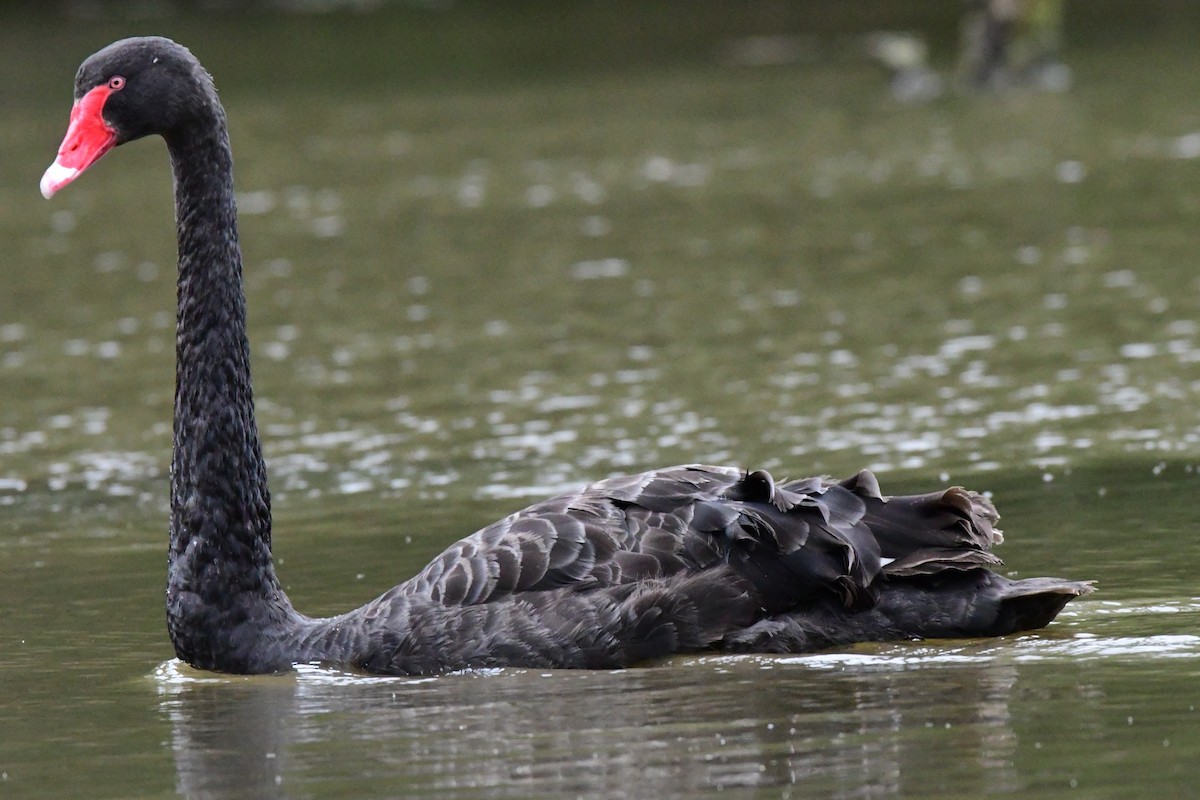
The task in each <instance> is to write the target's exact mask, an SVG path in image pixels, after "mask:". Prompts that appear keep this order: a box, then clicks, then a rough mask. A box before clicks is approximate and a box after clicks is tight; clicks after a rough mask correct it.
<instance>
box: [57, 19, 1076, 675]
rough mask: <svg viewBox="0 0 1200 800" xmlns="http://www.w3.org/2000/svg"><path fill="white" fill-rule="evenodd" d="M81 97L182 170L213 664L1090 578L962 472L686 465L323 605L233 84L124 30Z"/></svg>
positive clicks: (841, 607)
mask: <svg viewBox="0 0 1200 800" xmlns="http://www.w3.org/2000/svg"><path fill="white" fill-rule="evenodd" d="M116 78H119V80H116ZM97 91H98V92H100V93H101V94H100V95H95V94H94V92H97ZM75 96H76V100H77V101H79V100H81V99H82V98H87V97H93V98H94V97H101V98H102V99H103V109H102V117H103V119H102V122H101V121H97V124H98V125H100V126H101V127H103V128H104V130H106V131H108V132H109V133H110V134H112V136H113V137H114V138H113V142H112V144H116V145H119V144H122V143H124V142H127V141H130V140H132V139H136V138H139V137H141V136H145V135H149V134H159V135H161V136H162V137H163V139H164V140H165V141H166V143H167V149H168V152H169V154H170V158H171V165H172V169H173V172H174V177H175V207H176V225H177V235H178V244H179V273H178V318H177V319H178V327H177V334H176V358H177V368H176V369H177V372H176V392H175V427H174V451H173V457H172V467H171V524H170V548H169V559H168V579H167V601H166V606H167V623H168V629H169V632H170V635H171V640H172V642H173V643H174V646H175V650H176V652H177V654H178V655H179V657H180V658H182V659H184V660H186V661H187V662H188V663H190V664H193V665H194V666H197V667H201V668H206V669H214V670H223V671H229V672H269V671H276V670H284V669H287V668H288V667H290V666H291V665H292V664H294V663H297V662H327V663H332V664H339V665H344V666H352V667H355V668H359V669H363V670H367V671H370V672H378V673H391V674H429V673H437V672H443V671H446V670H454V669H463V668H470V667H493V666H527V667H581V668H613V667H624V666H628V665H630V664H636V663H638V662H641V661H645V660H647V659H652V658H656V657H661V656H665V655H670V654H673V653H681V652H702V651H735V652H740V651H762V652H801V651H805V650H812V649H815V648H820V647H828V646H831V645H839V644H846V643H850V642H857V641H864V640H888V639H903V638H920V637H945V636H953V637H962V636H995V635H1002V634H1007V633H1012V632H1014V631H1018V630H1027V629H1033V628H1038V627H1041V626H1044V625H1046V624H1047V623H1049V622H1050V621H1051V620H1052V619H1053V618H1054V616H1055V615H1056V614H1057V613H1058V612H1059V611H1060V610H1061V609H1062V607H1063V605H1064V604H1066V603H1067V602H1068V601H1069V600H1071V599H1072V598H1074V597H1077V596H1079V595H1081V594H1085V593H1087V592H1088V591H1090V587H1089V585H1088V584H1086V583H1080V582H1074V581H1067V580H1061V579H1056V578H1034V579H1029V580H1022V581H1012V580H1009V579H1007V578H1005V577H1003V576H1001V575H999V574H997V573H995V572H993V571H991V570H990V569H989V568H990V567H992V566H994V565H996V564H998V563H999V560H998V559H997V558H996V557H995V556H994V555H993V553H992V546H993V545H995V544H997V543H998V542H999V541H1000V540H1001V539H1000V535H999V531H997V530H996V529H995V527H994V524H995V522H996V520H997V516H996V512H995V509H994V508H993V507H992V504H991V503H990V501H988V500H987V499H986V498H984V497H982V496H980V495H978V494H975V493H973V492H968V491H966V490H964V489H961V488H950V489H945V490H942V491H939V492H934V493H932V494H927V495H922V496H915V497H892V498H887V497H885V496H884V495H883V494H882V493H881V492H880V490H879V486H878V483H877V482H876V480H875V477H874V476H873V475H872V474H870V473H869V472H862V473H859V474H858V475H856V476H854V477H852V478H850V479H848V480H846V481H843V482H841V483H836V482H833V481H830V480H827V479H823V478H806V479H803V480H797V481H789V482H784V483H778V482H777V481H776V480H775V479H774V478H773V477H772V476H771V475H770V474H768V473H767V472H765V471H762V470H754V471H744V470H739V469H734V468H729V467H711V466H681V467H673V468H670V469H663V470H656V471H652V472H646V473H642V474H640V475H632V476H626V477H619V478H610V479H608V480H604V481H600V482H598V483H594V484H592V485H590V486H588V487H585V488H583V489H581V490H579V491H577V492H572V493H569V494H565V495H563V496H561V497H557V498H553V499H550V500H546V501H543V502H540V503H536V504H534V505H532V506H530V507H528V508H526V509H524V510H522V511H519V512H517V513H515V514H512V515H510V516H508V517H506V518H504V519H502V520H500V521H498V522H496V523H493V524H492V525H489V526H488V527H486V528H483V529H482V530H480V531H478V532H476V533H474V534H472V535H471V536H468V537H466V538H465V539H462V540H460V541H458V542H456V543H454V544H452V545H451V546H450V547H448V548H447V549H446V550H445V551H444V552H443V553H442V554H441V555H439V556H438V557H436V558H435V559H433V560H432V561H431V562H430V563H429V564H428V565H427V566H426V567H425V568H424V569H423V570H421V572H419V573H418V574H417V575H415V576H413V577H412V578H410V579H409V580H407V581H405V582H403V583H401V584H400V585H398V586H396V587H394V588H393V589H391V590H390V591H388V592H386V593H385V594H383V595H382V596H380V597H378V598H376V599H374V600H372V601H371V602H369V603H367V604H366V605H364V606H362V607H360V608H358V609H355V610H354V611H351V612H349V613H347V614H344V615H342V616H339V617H335V618H331V619H311V618H308V617H305V616H303V615H301V614H300V613H298V612H297V611H296V610H295V609H294V608H293V607H292V605H291V603H290V601H289V600H288V598H287V596H286V595H285V594H284V592H283V589H282V587H281V585H280V583H279V580H278V579H277V577H276V575H275V568H274V564H273V562H272V559H271V511H270V495H269V492H268V489H267V476H266V469H265V465H264V461H263V457H262V450H261V446H260V440H259V436H258V432H257V429H256V426H255V421H254V403H253V396H252V392H251V383H250V357H249V346H248V343H247V339H246V322H245V319H246V309H245V297H244V294H243V291H242V262H241V252H240V248H239V245H238V234H237V218H236V210H235V204H234V193H233V160H232V155H231V152H230V148H229V139H228V134H227V130H226V122H225V113H224V110H223V109H222V107H221V104H220V102H219V101H218V100H217V95H216V90H215V89H214V87H213V83H212V79H211V78H210V76H209V75H208V73H207V72H205V70H204V69H203V67H201V66H200V64H199V62H198V61H197V60H196V59H195V58H194V57H193V56H192V55H191V53H190V52H188V51H187V50H186V49H185V48H183V47H181V46H179V45H177V44H175V43H174V42H171V41H169V40H167V39H162V38H157V37H147V38H138V39H126V40H123V41H120V42H116V43H114V44H112V45H110V46H109V47H107V48H105V49H103V50H101V51H100V52H98V53H96V54H95V55H93V56H92V57H90V58H89V59H87V61H85V62H84V64H83V66H82V67H80V70H79V74H78V76H77V79H76V89H75ZM74 125H75V121H74V117H73V121H72V126H73V127H72V129H71V130H69V131H68V140H70V139H71V136H72V135H73V132H74V131H75V127H74ZM104 149H106V148H102V149H100V150H99V154H101V155H102V154H103V152H104ZM98 157H99V155H96V156H95V158H98ZM71 158H72V156H70V155H69V153H68V149H67V142H64V149H63V150H61V151H60V154H59V161H56V162H55V166H53V167H51V169H50V170H48V171H47V175H46V177H45V178H44V179H43V191H44V192H45V193H46V194H47V195H50V194H52V193H53V192H54V191H57V189H58V188H60V187H61V186H62V185H65V183H67V182H69V181H70V180H73V179H74V177H75V176H76V175H77V174H78V173H79V172H81V171H82V170H83V169H86V167H87V166H88V164H90V163H91V161H88V162H86V163H83V165H82V167H78V166H77V165H76V164H75V162H74V161H71ZM92 160H94V158H93V159H92ZM72 170H74V171H73V172H72Z"/></svg>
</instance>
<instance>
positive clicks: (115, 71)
mask: <svg viewBox="0 0 1200 800" xmlns="http://www.w3.org/2000/svg"><path fill="white" fill-rule="evenodd" d="M215 97H216V92H215V89H213V88H212V79H211V78H210V77H209V75H208V73H207V72H205V71H204V68H203V67H201V66H200V62H199V61H197V60H196V58H195V57H194V56H193V55H192V54H191V52H190V51H188V49H187V48H186V47H184V46H182V45H180V44H176V43H175V42H173V41H171V40H170V39H166V38H163V37H161V36H141V37H137V38H133V39H122V40H121V41H118V42H113V43H112V44H110V45H109V46H108V47H105V48H104V49H103V50H100V51H98V52H96V53H94V54H92V55H91V56H89V57H88V58H87V60H85V61H84V62H83V64H82V65H80V67H79V71H78V72H77V73H76V75H75V103H74V105H73V106H72V108H71V118H70V122H69V124H68V126H67V134H66V136H65V137H63V141H62V145H60V146H59V149H58V155H57V157H56V158H55V159H54V163H53V164H51V165H50V167H49V168H48V169H47V170H46V172H45V174H44V175H43V176H42V181H41V186H40V188H41V190H42V196H43V197H45V198H46V199H49V198H51V197H53V196H54V194H55V193H57V192H58V190H59V189H61V188H63V187H64V186H66V185H67V184H68V183H70V182H71V181H73V180H75V179H76V178H77V177H79V175H81V174H82V173H83V172H84V171H85V170H86V169H87V168H88V167H90V166H91V165H92V164H95V163H96V162H97V161H99V160H100V157H101V156H103V155H104V154H105V153H107V152H108V151H109V150H111V149H112V148H114V147H116V146H117V145H120V144H124V143H125V142H130V141H133V140H134V139H140V138H141V137H143V136H149V135H151V134H156V133H157V134H161V135H163V136H169V135H170V134H171V132H172V131H175V130H178V129H179V128H180V127H181V126H182V125H183V124H184V123H185V122H186V121H187V120H188V119H190V118H192V117H193V116H194V114H195V111H196V109H198V108H205V107H212V106H213V102H212V101H214V100H215ZM197 101H199V102H197Z"/></svg>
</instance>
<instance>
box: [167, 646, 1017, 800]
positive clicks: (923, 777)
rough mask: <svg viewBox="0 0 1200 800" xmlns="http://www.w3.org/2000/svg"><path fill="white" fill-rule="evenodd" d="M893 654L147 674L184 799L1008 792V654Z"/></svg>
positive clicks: (172, 666) (1012, 671) (906, 650)
mask: <svg viewBox="0 0 1200 800" xmlns="http://www.w3.org/2000/svg"><path fill="white" fill-rule="evenodd" d="M862 652H867V653H870V652H879V651H877V650H876V651H862ZM886 652H887V653H889V654H895V653H900V654H901V655H899V656H897V657H886V658H883V659H882V660H881V661H877V660H873V657H872V656H870V655H867V656H865V657H863V661H862V662H861V663H860V664H858V665H855V663H854V662H855V659H856V656H855V655H854V654H852V655H850V656H844V655H840V656H838V657H837V659H838V660H837V662H836V663H835V662H831V661H829V660H827V659H826V658H825V657H822V656H815V657H784V658H766V657H751V656H741V657H702V658H697V659H675V660H674V661H673V662H672V668H670V669H630V670H623V671H612V672H567V671H553V672H538V671H525V670H497V671H483V672H467V673H458V674H452V675H446V676H440V677H436V678H425V679H403V678H369V677H360V676H354V675H349V674H347V673H340V672H333V671H329V670H325V669H321V668H317V667H302V668H300V669H299V670H298V671H297V672H296V673H294V674H293V675H291V676H275V677H270V678H225V677H215V676H211V675H209V674H206V673H198V672H193V671H192V670H190V669H189V668H187V667H185V666H183V665H181V664H180V662H177V661H174V662H169V663H168V664H165V665H164V666H163V667H162V668H160V674H159V680H160V687H161V690H162V708H163V710H164V711H165V712H166V714H167V716H168V717H169V719H170V722H171V729H172V745H173V749H174V754H175V763H176V769H177V773H178V790H179V792H180V793H181V794H182V795H184V796H186V797H189V798H210V797H211V798H228V797H256V798H274V797H280V798H282V797H289V796H294V795H295V794H296V793H297V792H299V793H304V791H306V790H312V789H316V788H317V787H316V786H314V783H319V784H320V785H321V786H323V787H325V788H326V789H327V790H335V789H337V788H338V787H342V788H345V787H350V786H353V787H356V789H357V790H358V791H360V792H362V791H368V790H370V789H377V790H378V791H380V792H385V793H386V792H388V791H392V792H394V791H397V790H399V789H401V788H403V790H404V791H405V792H406V793H411V794H417V793H426V792H427V793H441V792H446V791H454V792H455V793H457V794H460V795H468V796H469V795H478V796H480V797H532V796H538V797H557V796H562V797H577V796H582V797H589V798H602V797H621V798H624V797H627V796H633V795H631V794H630V793H631V792H632V793H634V795H636V796H640V797H656V798H669V797H694V796H695V795H696V794H698V793H700V792H705V791H716V790H733V789H742V790H746V789H774V790H776V791H778V792H779V795H778V796H782V797H788V796H794V797H801V796H816V795H814V794H813V793H814V792H816V793H818V794H819V793H822V792H831V793H833V794H835V795H837V796H860V795H862V794H864V793H865V794H870V795H872V796H879V795H889V796H890V795H908V794H913V793H916V794H921V792H922V787H929V786H931V785H932V784H931V782H933V783H936V784H938V785H943V786H944V785H945V783H946V781H950V780H953V781H960V782H962V786H961V787H959V788H960V789H962V790H980V791H981V790H983V789H984V788H985V787H986V788H987V789H989V790H1012V789H1015V788H1017V787H1018V786H1019V785H1020V779H1019V776H1018V774H1017V768H1016V767H1015V766H1014V764H1015V761H1016V760H1015V755H1016V749H1017V744H1018V736H1017V734H1016V732H1015V731H1014V727H1013V720H1012V717H1013V715H1012V712H1011V711H1010V703H1012V702H1013V699H1014V695H1015V694H1016V692H1015V689H1016V686H1017V683H1018V677H1019V672H1020V669H1021V667H1020V666H1019V665H1018V664H1016V663H1013V662H1012V661H1011V660H1009V659H997V658H991V657H988V658H983V659H978V660H976V659H974V658H969V657H968V658H964V659H962V660H960V659H958V658H956V657H949V658H947V657H945V656H944V652H945V651H943V650H939V649H934V648H927V647H922V646H918V645H912V646H908V645H892V646H888V649H887V650H886ZM905 654H910V655H905ZM880 664H885V665H886V666H882V667H881V666H880ZM1026 702H1029V700H1028V698H1027V699H1026Z"/></svg>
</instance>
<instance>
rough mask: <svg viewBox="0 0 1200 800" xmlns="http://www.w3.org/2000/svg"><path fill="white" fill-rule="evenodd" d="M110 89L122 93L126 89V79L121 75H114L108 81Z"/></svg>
mask: <svg viewBox="0 0 1200 800" xmlns="http://www.w3.org/2000/svg"><path fill="white" fill-rule="evenodd" d="M108 88H110V89H112V90H113V91H114V92H119V91H121V90H122V89H124V88H125V79H124V78H122V77H121V76H120V75H113V76H112V77H111V78H109V79H108Z"/></svg>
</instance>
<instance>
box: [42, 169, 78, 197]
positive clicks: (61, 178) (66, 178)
mask: <svg viewBox="0 0 1200 800" xmlns="http://www.w3.org/2000/svg"><path fill="white" fill-rule="evenodd" d="M78 174H79V170H77V169H75V168H74V167H64V166H63V165H62V164H59V163H58V162H57V161H55V162H54V163H53V164H51V165H50V167H49V168H48V169H47V170H46V174H45V175H43V176H42V182H41V184H39V186H40V187H41V190H42V197H44V198H46V199H47V200H49V199H50V198H51V197H53V196H54V193H55V192H57V191H58V190H59V189H61V188H62V187H64V186H66V185H67V184H68V183H70V182H71V181H73V180H75V176H76V175H78Z"/></svg>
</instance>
